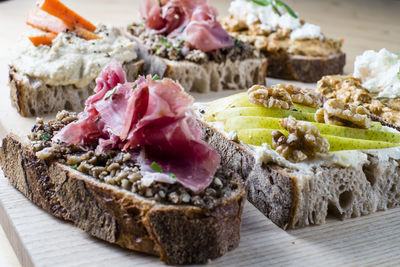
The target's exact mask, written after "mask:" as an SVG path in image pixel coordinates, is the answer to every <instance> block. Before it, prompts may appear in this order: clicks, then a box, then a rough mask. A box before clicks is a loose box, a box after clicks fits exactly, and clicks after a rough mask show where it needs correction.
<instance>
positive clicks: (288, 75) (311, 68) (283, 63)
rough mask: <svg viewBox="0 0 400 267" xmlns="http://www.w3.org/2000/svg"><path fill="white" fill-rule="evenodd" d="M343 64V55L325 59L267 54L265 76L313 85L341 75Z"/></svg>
mask: <svg viewBox="0 0 400 267" xmlns="http://www.w3.org/2000/svg"><path fill="white" fill-rule="evenodd" d="M345 64H346V55H345V54H344V53H339V54H335V55H330V56H326V57H312V56H301V55H290V54H283V53H275V54H274V53H269V54H268V72H267V75H268V77H274V78H279V79H284V80H296V81H300V82H305V83H314V82H317V81H318V80H319V79H321V77H323V76H326V75H331V74H342V73H343V68H344V65H345Z"/></svg>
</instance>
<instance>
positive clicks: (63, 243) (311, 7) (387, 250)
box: [0, 0, 400, 266]
mask: <svg viewBox="0 0 400 267" xmlns="http://www.w3.org/2000/svg"><path fill="white" fill-rule="evenodd" d="M64 2H65V3H66V4H67V5H68V6H70V7H71V8H73V9H75V10H76V11H78V12H79V13H81V14H83V15H84V16H85V17H87V18H88V19H89V20H91V21H93V22H95V23H98V22H103V23H106V24H114V25H126V24H127V23H129V22H131V21H133V20H135V19H136V18H137V14H138V11H137V6H138V3H139V2H140V1H139V0H113V1H111V0H97V1H94V0H92V1H79V0H65V1H64ZM210 2H211V3H212V4H214V5H216V6H217V8H218V10H219V12H220V14H221V15H225V14H226V13H227V11H226V8H227V7H228V6H229V1H228V0H210ZM285 2H287V3H288V4H290V5H291V6H292V7H293V8H294V9H295V10H296V11H298V12H299V13H300V16H301V17H302V18H305V19H306V20H307V21H309V22H311V23H315V24H318V25H320V26H321V27H322V30H323V31H324V32H325V33H326V35H328V36H332V37H338V38H340V37H342V38H344V39H345V43H344V48H343V49H344V51H345V52H346V53H347V55H348V61H347V65H346V68H345V71H346V72H348V73H351V72H352V69H353V61H354V58H355V56H356V55H359V54H361V53H362V52H363V51H364V50H366V49H380V48H383V47H386V48H388V49H389V50H391V51H393V52H400V47H399V44H400V27H399V24H400V17H399V14H400V1H395V0H381V1H373V0H352V1H345V0H329V1H321V0H286V1H285ZM33 5H34V1H33V0H10V1H4V2H0V25H1V26H2V27H0V138H2V137H4V135H5V134H6V133H7V132H9V131H14V132H16V133H19V134H25V133H26V132H27V131H29V129H30V127H31V126H32V124H33V121H34V119H26V118H21V117H19V115H18V114H17V113H16V111H15V110H14V109H13V108H12V107H11V105H10V100H9V92H8V87H7V85H6V81H7V64H8V61H9V59H8V56H9V53H10V49H11V48H12V46H13V45H14V44H15V43H16V42H17V41H18V39H19V38H20V35H21V33H22V32H24V31H25V30H26V26H25V23H24V19H25V16H26V13H27V10H28V9H30V8H31V7H32V6H33ZM270 82H272V83H276V82H278V81H276V80H270ZM220 96H221V94H211V95H207V96H205V95H196V97H197V98H198V99H199V100H207V99H211V98H216V97H220ZM0 176H2V174H0ZM0 222H1V224H2V226H3V228H4V229H5V234H6V235H7V238H8V240H9V241H10V243H11V244H12V246H13V247H14V251H15V252H16V255H17V256H18V259H19V262H18V260H17V257H16V255H15V254H14V253H13V251H12V249H11V246H10V243H9V241H8V240H7V239H6V238H5V235H4V233H3V232H2V231H0V266H20V264H21V265H23V266H33V265H36V266H110V265H112V264H115V265H116V264H118V265H119V266H128V265H129V266H133V265H136V264H141V265H144V266H145V265H146V266H150V265H159V264H160V262H159V261H158V260H157V259H156V258H153V257H148V256H145V255H142V254H139V253H135V252H130V251H127V250H123V249H120V248H118V247H116V246H112V245H108V244H106V243H104V242H101V241H99V240H96V239H94V238H91V237H89V236H88V235H86V234H85V233H84V232H82V231H81V230H79V229H77V228H75V227H73V226H72V225H70V224H68V223H64V222H61V221H60V220H57V219H55V218H53V217H51V216H50V215H47V214H46V213H44V212H43V211H41V210H40V209H38V208H37V207H35V206H34V205H32V204H31V203H30V202H29V201H28V200H26V199H25V198H24V197H23V196H22V195H21V194H20V193H19V192H17V191H16V190H14V189H13V188H12V187H11V186H10V185H9V184H8V182H7V180H6V179H4V178H3V177H0ZM399 226H400V209H393V210H390V211H387V212H379V213H376V214H373V215H370V216H366V217H362V218H357V219H352V220H348V221H344V222H341V221H337V220H330V221H329V222H328V224H326V225H322V226H316V227H309V228H306V229H301V230H296V231H291V232H284V231H282V230H280V229H279V228H277V227H276V226H275V225H273V224H272V223H271V222H269V221H268V220H267V219H266V218H265V217H263V216H262V215H261V214H260V213H259V212H258V211H257V210H255V209H254V208H253V207H252V206H251V205H250V204H248V203H247V205H246V209H245V213H244V217H243V226H242V240H241V244H240V247H239V248H238V249H237V250H235V251H233V252H231V253H229V254H228V255H226V256H225V257H223V258H221V259H219V260H217V261H214V262H212V263H211V265H213V266H214V265H215V266H222V265H231V266H250V265H262V266H265V265H276V266H282V265H287V266H321V265H324V266H325V265H326V266H335V265H346V266H361V265H363V266H368V265H369V266H375V265H387V266H389V265H400V253H398V251H399V250H400V227H399Z"/></svg>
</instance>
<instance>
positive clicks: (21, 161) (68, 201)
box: [0, 134, 245, 264]
mask: <svg viewBox="0 0 400 267" xmlns="http://www.w3.org/2000/svg"><path fill="white" fill-rule="evenodd" d="M0 164H1V166H2V169H3V172H4V174H5V176H6V177H7V178H8V179H9V181H10V182H11V184H12V185H13V186H14V187H16V188H17V189H18V190H19V191H21V192H22V193H23V194H24V195H25V196H26V197H27V198H28V199H30V200H31V201H32V202H34V203H35V204H36V205H38V206H39V207H41V208H42V209H44V210H45V211H47V212H48V213H50V214H52V215H54V216H56V217H58V218H61V219H64V220H67V221H71V222H73V223H74V224H75V225H76V226H78V227H80V228H81V229H83V230H85V231H87V232H88V233H89V234H91V235H93V236H95V237H98V238H100V239H103V240H105V241H108V242H110V243H115V244H118V245H120V246H121V247H125V248H129V249H133V250H136V251H141V252H145V253H150V254H153V255H159V256H160V257H161V259H162V260H163V261H165V262H166V263H168V264H186V263H204V262H206V261H207V260H208V259H214V258H217V257H220V256H222V255H223V254H225V253H226V252H227V251H229V250H231V249H234V248H235V247H237V246H238V244H239V239H240V236H239V235H240V224H241V213H242V210H243V203H244V200H245V191H244V188H241V187H240V188H239V192H238V194H236V195H233V196H231V197H230V198H229V199H228V200H227V201H225V202H224V203H222V204H221V205H218V206H217V207H216V208H215V209H213V210H204V209H200V208H198V207H193V206H177V205H163V204H160V203H156V202H154V201H150V200H148V199H145V198H142V197H139V196H137V195H134V194H133V193H131V192H129V191H126V190H124V189H119V188H117V187H115V186H111V185H108V184H105V183H102V182H99V181H97V180H96V179H94V178H92V177H89V176H87V175H84V174H82V173H80V172H78V171H75V170H73V169H71V168H70V167H68V166H65V165H62V164H59V163H52V164H50V165H48V164H46V162H44V161H42V160H40V159H38V158H37V157H36V156H35V154H34V153H33V152H32V150H31V149H30V148H29V147H28V146H27V145H26V144H25V143H24V141H22V140H21V139H20V138H19V137H18V136H16V135H14V134H10V135H8V136H7V137H6V138H5V139H4V140H3V144H2V147H1V149H0ZM177 240H178V241H177Z"/></svg>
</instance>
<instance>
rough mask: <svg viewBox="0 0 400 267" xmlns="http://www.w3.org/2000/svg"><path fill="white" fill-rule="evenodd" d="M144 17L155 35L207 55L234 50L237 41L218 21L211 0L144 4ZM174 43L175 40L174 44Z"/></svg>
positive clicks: (169, 0)
mask: <svg viewBox="0 0 400 267" xmlns="http://www.w3.org/2000/svg"><path fill="white" fill-rule="evenodd" d="M140 13H141V16H142V18H143V21H144V23H145V24H146V26H147V27H148V28H150V29H152V30H153V32H154V33H155V34H164V35H166V36H168V37H169V38H171V40H172V39H175V38H176V37H178V38H180V39H182V40H184V41H186V42H188V43H189V44H190V45H191V47H192V48H194V49H199V50H201V51H203V52H209V51H212V50H216V49H220V48H226V47H231V46H233V44H234V42H233V38H232V37H231V36H230V35H229V34H228V33H227V32H226V31H225V30H224V29H223V28H222V26H221V24H220V23H219V22H218V21H217V19H216V18H217V11H216V9H215V8H214V7H212V6H210V5H209V4H208V0H164V1H161V6H160V2H158V0H144V1H142V4H141V7H140ZM172 41H173V40H172Z"/></svg>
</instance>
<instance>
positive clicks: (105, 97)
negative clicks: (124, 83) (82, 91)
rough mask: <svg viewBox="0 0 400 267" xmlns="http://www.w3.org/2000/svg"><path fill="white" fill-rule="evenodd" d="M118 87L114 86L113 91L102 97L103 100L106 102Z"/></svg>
mask: <svg viewBox="0 0 400 267" xmlns="http://www.w3.org/2000/svg"><path fill="white" fill-rule="evenodd" d="M118 88H119V86H115V87H114V89H112V90H110V91H108V92H107V93H106V95H105V96H104V100H107V99H108V98H110V97H111V96H112V95H113V94H115V92H116V91H117V90H118Z"/></svg>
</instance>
